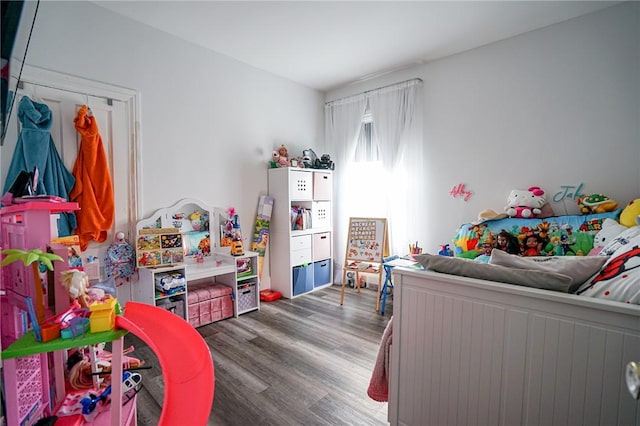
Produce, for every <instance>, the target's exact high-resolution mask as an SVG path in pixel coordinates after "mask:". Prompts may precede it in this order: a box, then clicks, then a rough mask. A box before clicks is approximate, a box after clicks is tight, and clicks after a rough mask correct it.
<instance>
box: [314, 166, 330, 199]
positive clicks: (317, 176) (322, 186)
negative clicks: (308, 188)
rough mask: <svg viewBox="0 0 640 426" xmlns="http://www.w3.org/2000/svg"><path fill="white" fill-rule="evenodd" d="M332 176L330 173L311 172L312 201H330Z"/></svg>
mask: <svg viewBox="0 0 640 426" xmlns="http://www.w3.org/2000/svg"><path fill="white" fill-rule="evenodd" d="M332 189H333V175H332V174H331V173H323V172H313V199H314V200H327V201H330V200H331V193H332Z"/></svg>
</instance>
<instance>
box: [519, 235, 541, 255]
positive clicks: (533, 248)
mask: <svg viewBox="0 0 640 426" xmlns="http://www.w3.org/2000/svg"><path fill="white" fill-rule="evenodd" d="M541 251H542V241H540V238H539V237H538V236H537V235H535V234H530V235H527V236H526V237H525V239H524V249H523V250H522V254H521V256H539V255H540V252H541Z"/></svg>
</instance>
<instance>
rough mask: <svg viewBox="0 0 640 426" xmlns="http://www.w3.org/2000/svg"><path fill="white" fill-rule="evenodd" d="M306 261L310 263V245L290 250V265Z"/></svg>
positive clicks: (305, 262) (302, 263)
mask: <svg viewBox="0 0 640 426" xmlns="http://www.w3.org/2000/svg"><path fill="white" fill-rule="evenodd" d="M307 263H311V247H309V248H305V249H302V250H292V251H291V266H298V265H306V264H307Z"/></svg>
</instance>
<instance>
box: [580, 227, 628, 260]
mask: <svg viewBox="0 0 640 426" xmlns="http://www.w3.org/2000/svg"><path fill="white" fill-rule="evenodd" d="M626 229H628V228H627V227H626V226H623V225H620V224H619V223H618V222H616V221H615V220H613V219H610V218H606V219H605V220H604V221H603V222H602V229H601V230H600V231H598V233H597V234H596V235H594V237H593V248H592V249H591V251H590V252H589V256H594V255H597V254H600V252H601V251H602V249H603V247H604V246H606V245H607V244H609V243H610V242H611V241H613V239H614V238H615V237H617V236H618V235H620V234H621V233H622V231H624V230H626Z"/></svg>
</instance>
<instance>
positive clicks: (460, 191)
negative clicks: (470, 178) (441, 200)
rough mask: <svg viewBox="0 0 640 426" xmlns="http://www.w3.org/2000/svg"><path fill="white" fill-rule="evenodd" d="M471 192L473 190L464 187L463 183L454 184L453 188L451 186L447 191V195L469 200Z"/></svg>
mask: <svg viewBox="0 0 640 426" xmlns="http://www.w3.org/2000/svg"><path fill="white" fill-rule="evenodd" d="M472 194H473V192H471V191H468V190H467V189H466V188H465V187H464V183H459V184H457V185H454V186H453V188H451V191H449V195H451V196H452V197H453V198H458V197H463V198H462V199H463V200H464V201H469V198H471V195H472Z"/></svg>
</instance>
